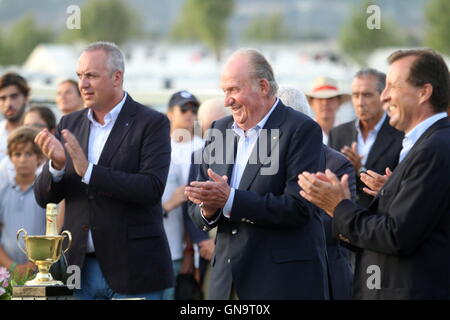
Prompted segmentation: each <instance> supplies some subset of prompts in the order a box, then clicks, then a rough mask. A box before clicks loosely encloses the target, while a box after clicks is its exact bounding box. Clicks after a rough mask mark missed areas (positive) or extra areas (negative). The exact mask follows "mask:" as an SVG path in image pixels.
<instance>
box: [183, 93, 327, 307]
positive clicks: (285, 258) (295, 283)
mask: <svg viewBox="0 0 450 320" xmlns="http://www.w3.org/2000/svg"><path fill="white" fill-rule="evenodd" d="M232 123H233V118H232V117H231V116H229V117H226V118H223V119H221V120H218V121H216V122H214V123H213V125H212V128H213V129H216V131H215V132H213V135H211V136H210V137H209V138H208V139H207V142H206V146H205V148H204V149H203V150H204V151H203V163H202V165H201V169H200V173H199V176H198V180H201V181H205V180H208V176H207V169H208V168H211V169H212V170H213V171H214V172H216V173H217V174H219V175H227V176H228V177H231V173H232V170H233V162H234V157H235V152H236V145H237V137H236V136H234V133H233V131H232V130H231V125H232ZM264 129H267V131H263V132H264V133H267V134H264V133H263V132H261V134H260V136H259V138H258V141H257V145H256V146H255V148H254V149H253V151H252V155H251V156H250V159H253V160H255V159H257V161H254V162H253V163H251V162H250V163H248V164H247V166H246V167H245V170H244V173H243V175H242V179H241V181H240V184H239V188H238V189H236V192H235V196H234V202H233V205H232V209H231V217H230V218H226V217H225V216H224V215H223V214H222V210H218V212H217V213H216V218H217V221H216V222H215V223H213V224H208V223H207V222H206V221H205V220H204V218H203V217H202V216H201V213H200V210H199V208H198V206H196V205H194V204H193V203H190V208H189V213H190V215H191V217H192V219H193V220H194V222H195V223H196V224H197V225H198V226H199V227H201V228H203V229H204V230H208V229H210V228H213V227H216V226H217V228H218V229H217V237H216V250H215V255H214V257H213V261H212V266H213V269H212V275H211V282H210V298H211V299H228V298H229V297H230V292H231V286H232V285H233V286H234V288H235V290H236V293H237V296H238V297H239V298H240V299H328V298H329V292H328V279H327V265H326V247H325V246H326V244H325V236H324V232H323V227H322V221H321V218H320V213H319V210H318V209H317V208H316V207H315V206H313V205H312V204H311V203H310V202H308V201H306V200H305V199H303V198H302V197H301V196H300V195H299V191H300V187H299V186H298V184H297V179H298V178H297V176H298V174H299V173H301V172H303V171H309V172H316V171H318V170H321V171H323V170H324V167H321V165H320V163H321V149H322V133H321V129H320V127H319V126H318V125H317V124H316V123H315V122H314V121H313V120H312V119H311V118H309V117H307V116H305V115H303V114H302V113H300V112H298V111H295V110H293V109H292V108H290V107H285V106H284V105H283V104H282V103H281V102H279V103H278V104H277V106H276V108H275V109H274V111H273V113H272V114H271V115H270V117H269V118H268V121H267V122H266V125H265V127H264ZM227 133H228V136H227ZM226 141H228V143H225V142H226ZM263 141H264V142H266V143H267V144H266V145H265V146H269V147H267V148H264V144H263V143H262V142H263ZM258 149H259V150H262V149H264V151H263V152H262V154H261V156H259V157H258V156H257V152H258ZM271 166H272V168H275V167H276V168H277V170H274V171H273V172H271V169H269V168H271ZM266 170H267V171H266Z"/></svg>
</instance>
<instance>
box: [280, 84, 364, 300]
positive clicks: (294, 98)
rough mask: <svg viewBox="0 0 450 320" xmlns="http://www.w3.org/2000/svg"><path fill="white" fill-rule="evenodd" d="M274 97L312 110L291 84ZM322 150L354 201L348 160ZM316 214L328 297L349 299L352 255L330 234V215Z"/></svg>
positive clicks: (352, 173)
mask: <svg viewBox="0 0 450 320" xmlns="http://www.w3.org/2000/svg"><path fill="white" fill-rule="evenodd" d="M278 97H279V98H280V100H281V101H282V102H283V103H284V104H285V105H286V106H290V107H293V108H295V109H296V110H298V111H300V112H302V113H304V114H306V115H310V114H311V113H312V112H311V107H310V106H309V104H308V101H307V99H306V97H305V95H304V94H303V92H301V91H300V90H297V89H295V88H292V87H280V89H279V90H278ZM323 152H324V154H325V167H326V168H327V169H330V170H331V171H333V172H334V173H335V174H336V175H337V176H338V177H339V179H340V178H341V177H342V176H343V175H344V174H347V175H348V176H349V179H348V182H349V183H348V184H349V188H350V193H351V196H352V200H354V199H355V196H356V181H355V180H356V179H355V172H354V169H353V165H352V163H351V162H350V161H349V160H347V159H346V158H345V156H344V155H343V154H342V153H340V152H338V151H335V150H333V149H332V148H330V147H328V146H327V145H325V144H324V145H323ZM320 213H321V216H320V217H321V219H322V223H323V227H324V230H325V237H326V242H327V254H328V268H329V276H330V286H331V293H332V295H331V298H332V299H334V300H349V299H351V298H352V292H353V290H352V286H353V269H354V267H353V266H352V264H353V260H354V257H353V255H352V254H351V252H350V251H349V250H348V249H347V248H345V247H344V246H342V245H343V244H344V243H343V242H341V241H340V240H338V239H337V238H335V237H333V233H332V229H331V224H332V218H331V217H330V216H329V215H327V214H326V213H325V212H324V211H323V210H322V209H320Z"/></svg>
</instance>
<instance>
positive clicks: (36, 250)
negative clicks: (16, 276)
mask: <svg viewBox="0 0 450 320" xmlns="http://www.w3.org/2000/svg"><path fill="white" fill-rule="evenodd" d="M57 215H58V210H57V206H56V204H54V203H48V204H47V208H46V219H47V226H46V233H45V236H29V235H28V233H27V232H26V231H25V229H20V230H18V231H17V245H18V246H19V248H20V250H22V251H23V253H25V255H26V256H27V258H28V259H29V260H30V261H31V262H33V263H34V264H36V265H37V267H38V269H39V272H38V274H37V275H36V277H35V278H34V279H32V280H30V281H27V282H26V283H25V285H26V286H55V285H61V286H62V285H64V284H63V283H62V282H61V281H58V280H53V277H52V275H51V273H50V272H49V270H50V267H51V266H52V264H54V263H55V262H56V261H58V260H59V258H60V257H61V253H62V251H63V250H62V243H63V240H64V238H65V237H64V236H67V238H68V240H69V243H68V244H67V248H66V249H64V253H66V252H67V250H69V248H70V245H71V243H72V234H71V233H70V232H69V231H67V230H66V231H63V232H62V233H61V235H58V233H57V231H56V216H57ZM22 232H23V233H24V234H25V235H24V236H23V240H24V242H25V249H23V248H22V247H21V246H20V243H19V236H20V234H21V233H22Z"/></svg>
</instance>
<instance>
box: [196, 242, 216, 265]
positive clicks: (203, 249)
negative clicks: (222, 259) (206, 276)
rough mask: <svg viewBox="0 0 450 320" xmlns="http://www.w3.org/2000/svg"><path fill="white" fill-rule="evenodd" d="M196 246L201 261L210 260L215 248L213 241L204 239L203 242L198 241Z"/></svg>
mask: <svg viewBox="0 0 450 320" xmlns="http://www.w3.org/2000/svg"><path fill="white" fill-rule="evenodd" d="M198 246H199V247H200V256H201V257H202V258H203V259H206V260H208V261H209V260H211V258H212V256H213V254H214V249H215V247H216V245H215V244H214V240H213V239H206V240H203V241H200V242H199V243H198Z"/></svg>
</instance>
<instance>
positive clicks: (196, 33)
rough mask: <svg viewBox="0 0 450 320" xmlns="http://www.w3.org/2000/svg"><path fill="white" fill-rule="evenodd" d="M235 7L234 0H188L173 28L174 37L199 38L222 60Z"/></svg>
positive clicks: (178, 38)
mask: <svg viewBox="0 0 450 320" xmlns="http://www.w3.org/2000/svg"><path fill="white" fill-rule="evenodd" d="M233 8H234V0H186V2H185V4H184V6H183V9H182V15H181V16H180V17H179V18H178V20H177V22H176V23H175V25H174V28H173V30H172V39H174V40H192V39H198V40H200V41H201V42H203V43H204V44H205V45H206V46H208V47H209V48H210V49H211V50H212V51H213V52H214V54H215V56H216V58H217V60H220V58H221V52H222V48H223V46H224V45H225V42H226V40H227V35H228V30H227V29H228V26H227V22H228V19H229V18H230V16H231V14H232V12H233Z"/></svg>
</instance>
